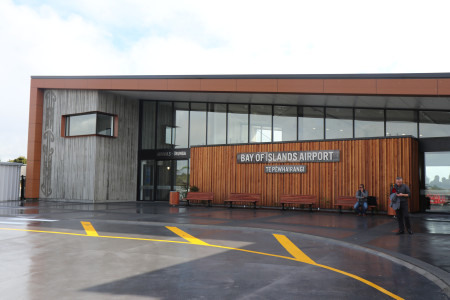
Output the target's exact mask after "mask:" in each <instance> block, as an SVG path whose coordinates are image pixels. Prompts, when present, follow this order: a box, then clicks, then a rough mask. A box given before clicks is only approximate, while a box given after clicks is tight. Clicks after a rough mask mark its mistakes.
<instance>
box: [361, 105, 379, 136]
mask: <svg viewBox="0 0 450 300" xmlns="http://www.w3.org/2000/svg"><path fill="white" fill-rule="evenodd" d="M380 136H384V110H383V109H355V138H360V137H361V138H364V137H380Z"/></svg>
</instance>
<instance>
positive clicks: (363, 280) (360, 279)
mask: <svg viewBox="0 0 450 300" xmlns="http://www.w3.org/2000/svg"><path fill="white" fill-rule="evenodd" d="M171 228H176V227H171ZM169 229H170V228H169ZM176 229H178V228H176ZM0 230H13V231H26V232H36V233H52V234H65V235H75V236H82V237H87V236H88V235H87V234H79V233H69V232H58V231H44V230H32V229H18V228H0ZM170 230H172V229H170ZM178 230H179V231H181V232H183V233H185V232H184V231H182V230H180V229H178ZM173 232H175V231H173ZM185 234H186V235H188V236H190V237H191V238H193V239H194V240H196V241H200V242H201V243H192V242H181V241H170V240H157V239H145V238H132V237H122V236H103V235H99V236H97V237H99V238H109V239H123V240H138V241H150V242H162V243H176V244H187V245H202V246H208V247H214V248H220V249H227V250H234V251H241V252H247V253H253V254H259V255H265V256H271V257H277V258H282V259H287V260H292V261H297V262H299V261H300V260H299V259H297V258H294V257H289V256H282V255H276V254H270V253H264V252H258V251H252V250H247V249H239V248H233V247H226V246H220V245H212V244H208V243H205V242H203V241H201V240H199V239H197V238H195V237H192V236H191V235H189V234H187V233H185ZM300 262H303V263H306V264H310V265H314V266H316V267H319V268H323V269H327V270H330V271H333V272H336V273H339V274H342V275H344V276H348V277H350V278H353V279H355V280H358V281H360V282H362V283H364V284H367V285H368V286H371V287H373V288H374V289H376V290H378V291H380V292H382V293H384V294H386V295H388V296H390V297H392V298H394V299H396V300H404V299H403V298H401V297H399V296H397V295H395V294H393V293H391V292H389V291H388V290H386V289H384V288H382V287H381V286H379V285H376V284H375V283H372V282H370V281H368V280H366V279H364V278H361V277H359V276H357V275H354V274H351V273H347V272H345V271H342V270H339V269H335V268H332V267H329V266H325V265H321V264H317V263H315V262H313V263H308V262H305V261H300Z"/></svg>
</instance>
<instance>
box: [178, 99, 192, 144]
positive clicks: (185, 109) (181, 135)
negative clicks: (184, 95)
mask: <svg viewBox="0 0 450 300" xmlns="http://www.w3.org/2000/svg"><path fill="white" fill-rule="evenodd" d="M174 107H175V124H174V125H175V126H174V127H175V136H174V137H175V139H174V140H175V148H187V147H189V144H188V140H189V132H188V130H189V103H187V102H175V103H174Z"/></svg>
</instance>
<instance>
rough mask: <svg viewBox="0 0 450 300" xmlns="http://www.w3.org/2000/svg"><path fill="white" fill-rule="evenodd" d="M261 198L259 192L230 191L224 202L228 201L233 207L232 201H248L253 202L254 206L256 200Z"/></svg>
mask: <svg viewBox="0 0 450 300" xmlns="http://www.w3.org/2000/svg"><path fill="white" fill-rule="evenodd" d="M260 200H261V194H247V193H231V194H230V196H229V197H228V199H226V200H224V202H229V203H230V208H232V207H233V202H244V203H247V202H250V203H253V206H254V208H256V202H258V201H260Z"/></svg>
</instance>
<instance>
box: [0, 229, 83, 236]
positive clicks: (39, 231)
mask: <svg viewBox="0 0 450 300" xmlns="http://www.w3.org/2000/svg"><path fill="white" fill-rule="evenodd" d="M0 230H12V231H27V232H37V233H54V234H67V235H77V236H86V234H84V233H83V234H81V233H71V232H59V231H44V230H32V229H19V228H0Z"/></svg>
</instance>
